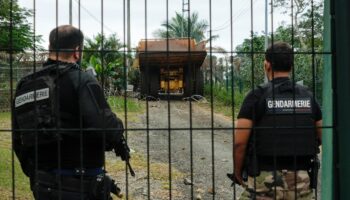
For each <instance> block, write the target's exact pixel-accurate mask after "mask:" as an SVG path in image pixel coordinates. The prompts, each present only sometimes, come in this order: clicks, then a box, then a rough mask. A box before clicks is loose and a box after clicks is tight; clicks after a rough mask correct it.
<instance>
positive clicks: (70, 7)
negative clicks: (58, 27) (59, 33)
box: [69, 0, 73, 25]
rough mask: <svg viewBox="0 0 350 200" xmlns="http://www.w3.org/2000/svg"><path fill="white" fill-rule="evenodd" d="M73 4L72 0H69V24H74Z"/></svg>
mask: <svg viewBox="0 0 350 200" xmlns="http://www.w3.org/2000/svg"><path fill="white" fill-rule="evenodd" d="M72 7H73V4H72V0H69V25H73V19H72V18H73V8H72Z"/></svg>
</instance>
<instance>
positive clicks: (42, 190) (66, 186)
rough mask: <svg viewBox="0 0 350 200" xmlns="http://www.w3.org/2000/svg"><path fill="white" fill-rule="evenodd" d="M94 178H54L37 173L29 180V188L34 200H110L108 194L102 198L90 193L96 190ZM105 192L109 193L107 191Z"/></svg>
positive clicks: (47, 174)
mask: <svg viewBox="0 0 350 200" xmlns="http://www.w3.org/2000/svg"><path fill="white" fill-rule="evenodd" d="M93 181H95V177H85V178H84V179H83V180H81V179H80V178H79V177H71V176H60V177H59V176H55V175H52V174H50V173H47V172H42V171H39V172H38V173H37V177H36V178H34V177H33V178H31V180H30V186H31V189H32V192H33V195H34V198H35V199H36V200H111V199H112V197H111V196H110V192H107V194H105V195H104V197H96V195H94V194H93V193H92V191H95V190H96V189H95V188H93V187H95V184H94V183H93ZM107 191H109V190H108V189H107Z"/></svg>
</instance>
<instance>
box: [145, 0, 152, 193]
mask: <svg viewBox="0 0 350 200" xmlns="http://www.w3.org/2000/svg"><path fill="white" fill-rule="evenodd" d="M147 19H148V18H147V0H145V53H146V56H145V57H146V58H145V59H146V65H147V66H146V67H145V68H146V69H144V70H148V43H147V38H148V37H147ZM146 134H147V199H148V200H150V199H151V182H150V151H149V147H150V144H149V139H150V138H149V103H148V98H147V97H146Z"/></svg>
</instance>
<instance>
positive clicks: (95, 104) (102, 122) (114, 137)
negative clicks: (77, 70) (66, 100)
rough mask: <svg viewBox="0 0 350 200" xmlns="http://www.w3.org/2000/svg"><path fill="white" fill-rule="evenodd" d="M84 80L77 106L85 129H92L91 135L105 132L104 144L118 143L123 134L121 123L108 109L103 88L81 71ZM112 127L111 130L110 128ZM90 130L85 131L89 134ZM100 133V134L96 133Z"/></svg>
mask: <svg viewBox="0 0 350 200" xmlns="http://www.w3.org/2000/svg"><path fill="white" fill-rule="evenodd" d="M81 75H84V79H85V80H84V82H83V83H82V85H81V86H80V90H79V104H80V105H79V106H80V113H81V116H82V121H83V128H84V129H85V130H89V129H98V130H92V131H91V133H92V135H91V137H103V134H105V141H106V145H107V146H109V147H108V149H111V148H110V146H111V145H112V146H113V145H115V144H118V143H119V142H120V139H121V137H122V135H123V132H124V129H123V123H122V121H121V120H120V119H119V118H118V117H117V116H116V115H115V114H114V113H113V112H112V110H111V109H110V107H109V105H108V103H107V101H106V99H105V96H104V93H103V90H102V88H101V86H100V85H99V83H98V82H97V80H96V79H95V78H93V77H91V76H90V75H88V74H85V73H84V72H82V74H81ZM111 129H112V130H111ZM89 132H90V131H87V132H86V133H87V134H88V135H89ZM96 133H101V134H96Z"/></svg>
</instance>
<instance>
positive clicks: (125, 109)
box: [123, 0, 130, 199]
mask: <svg viewBox="0 0 350 200" xmlns="http://www.w3.org/2000/svg"><path fill="white" fill-rule="evenodd" d="M124 5H125V0H124ZM124 8H125V7H124ZM126 10H127V34H128V35H127V48H128V49H127V51H128V52H127V53H128V54H129V53H130V0H127V9H126ZM125 14H126V13H125V9H123V36H124V38H123V40H124V44H125V37H126V29H125V27H126V25H125ZM127 53H126V50H125V48H124V49H123V75H124V81H123V84H124V124H125V126H124V127H125V129H124V130H125V139H126V142H127V141H128V111H127V109H128V107H127V103H128V102H127V96H126V93H127V78H128V77H127V68H128V67H129V66H128V65H129V62H128V60H129V59H128V58H127V57H126V56H127ZM127 169H128V166H127V163H125V186H126V187H125V193H126V199H129V184H128V183H129V173H128V170H127Z"/></svg>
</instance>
